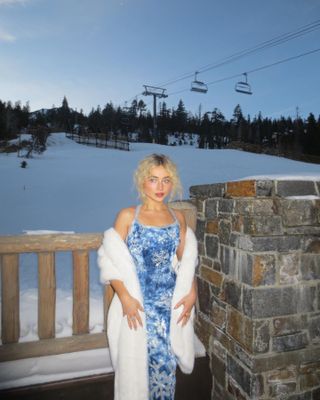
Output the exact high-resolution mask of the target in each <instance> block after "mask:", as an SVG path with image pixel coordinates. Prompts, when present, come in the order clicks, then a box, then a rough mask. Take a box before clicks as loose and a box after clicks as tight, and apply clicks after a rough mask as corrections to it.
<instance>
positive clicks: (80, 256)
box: [72, 250, 89, 335]
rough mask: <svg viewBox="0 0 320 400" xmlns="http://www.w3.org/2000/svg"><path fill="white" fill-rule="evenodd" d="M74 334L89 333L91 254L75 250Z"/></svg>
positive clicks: (73, 253) (73, 254)
mask: <svg viewBox="0 0 320 400" xmlns="http://www.w3.org/2000/svg"><path fill="white" fill-rule="evenodd" d="M72 256H73V324H72V327H73V334H74V335H80V334H83V333H89V255H88V252H87V251H81V250H79V251H73V252H72Z"/></svg>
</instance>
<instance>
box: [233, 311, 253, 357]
mask: <svg viewBox="0 0 320 400" xmlns="http://www.w3.org/2000/svg"><path fill="white" fill-rule="evenodd" d="M227 333H228V335H230V336H231V337H233V338H234V339H235V340H236V341H237V342H238V343H240V344H241V346H243V347H244V348H245V349H246V350H247V351H248V352H250V353H251V352H252V342H253V328H252V321H251V320H250V319H249V318H246V317H245V316H244V315H243V314H242V313H240V312H237V311H236V310H233V309H232V308H229V309H228V311H227Z"/></svg>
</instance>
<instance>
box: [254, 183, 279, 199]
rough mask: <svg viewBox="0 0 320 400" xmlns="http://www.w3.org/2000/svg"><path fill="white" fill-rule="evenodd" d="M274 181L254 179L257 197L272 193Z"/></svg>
mask: <svg viewBox="0 0 320 400" xmlns="http://www.w3.org/2000/svg"><path fill="white" fill-rule="evenodd" d="M274 190H275V189H274V181H272V180H258V181H256V193H257V196H258V197H268V196H272V195H273V194H274Z"/></svg>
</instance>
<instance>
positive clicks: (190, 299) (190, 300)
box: [174, 284, 197, 326]
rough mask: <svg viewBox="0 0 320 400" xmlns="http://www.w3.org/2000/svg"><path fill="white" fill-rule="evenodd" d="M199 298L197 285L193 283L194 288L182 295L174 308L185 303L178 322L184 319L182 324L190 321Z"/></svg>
mask: <svg viewBox="0 0 320 400" xmlns="http://www.w3.org/2000/svg"><path fill="white" fill-rule="evenodd" d="M196 299H197V291H196V288H195V285H194V284H193V285H192V288H191V290H190V292H189V294H187V295H186V296H184V297H182V299H181V300H180V301H179V302H178V303H177V304H176V305H175V306H174V309H177V308H178V307H180V306H182V305H183V310H182V312H181V314H180V316H179V318H178V321H177V324H178V323H179V322H180V321H181V320H182V326H185V324H186V323H187V322H188V320H189V318H190V314H191V310H192V307H193V306H194V304H195V302H196Z"/></svg>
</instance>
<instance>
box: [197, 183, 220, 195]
mask: <svg viewBox="0 0 320 400" xmlns="http://www.w3.org/2000/svg"><path fill="white" fill-rule="evenodd" d="M189 191H190V196H191V197H205V198H208V197H223V196H224V194H225V184H224V183H214V184H212V185H196V186H191V187H190V189H189Z"/></svg>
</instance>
